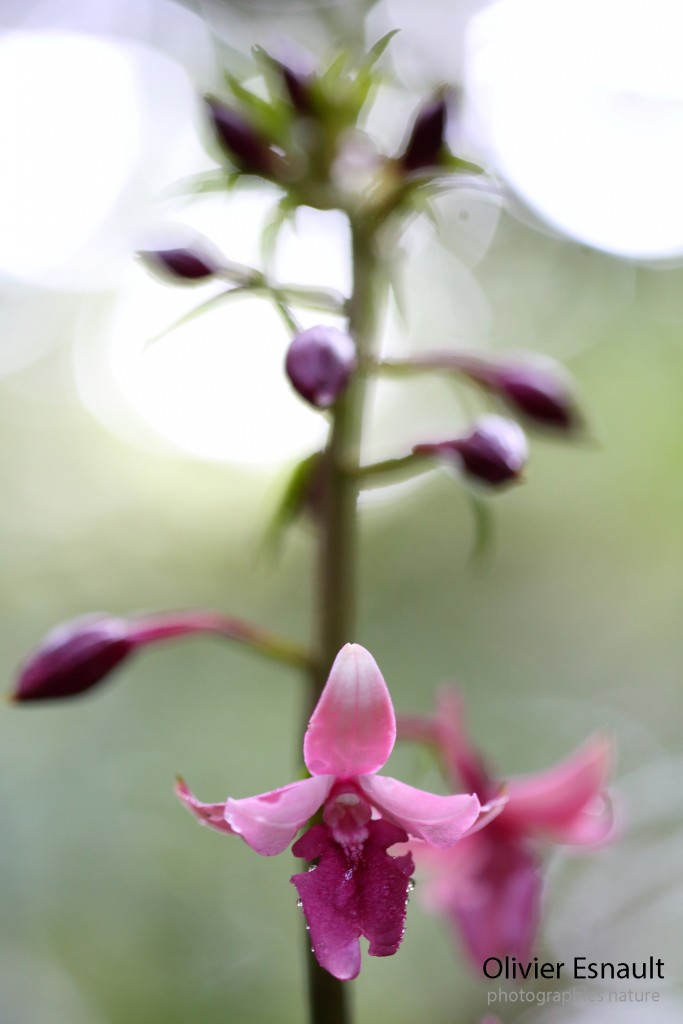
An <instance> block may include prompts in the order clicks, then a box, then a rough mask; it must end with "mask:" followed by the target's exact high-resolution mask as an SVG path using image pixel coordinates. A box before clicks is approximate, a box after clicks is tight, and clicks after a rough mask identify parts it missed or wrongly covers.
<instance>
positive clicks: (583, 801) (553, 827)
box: [502, 736, 613, 845]
mask: <svg viewBox="0 0 683 1024" xmlns="http://www.w3.org/2000/svg"><path fill="white" fill-rule="evenodd" d="M610 764H611V744H610V742H609V740H608V739H606V738H605V737H603V736H596V737H594V738H593V739H591V740H589V741H588V742H587V743H585V744H584V746H583V747H580V748H579V749H578V750H576V751H575V752H574V753H573V754H572V755H571V756H570V757H568V758H567V759H566V760H565V761H562V762H561V763H560V764H558V765H555V766H554V767H553V768H550V769H548V770H547V771H545V772H539V773H537V774H535V775H528V776H524V777H522V778H517V779H511V780H510V782H509V783H508V785H507V790H506V791H507V794H508V805H507V807H506V808H505V811H504V812H503V816H502V820H503V821H504V822H505V825H506V826H507V827H508V828H510V827H512V828H514V829H515V830H517V831H518V832H525V833H527V834H534V833H541V834H542V835H544V836H545V837H546V838H549V839H552V840H554V841H555V842H558V843H571V844H576V845H583V844H593V843H597V842H603V841H604V840H605V839H606V838H607V836H608V835H609V833H610V831H611V830H612V825H613V821H612V812H611V806H610V804H609V801H608V800H607V799H606V796H605V793H604V788H605V784H606V779H607V775H608V773H609V770H610Z"/></svg>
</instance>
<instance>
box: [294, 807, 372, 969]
mask: <svg viewBox="0 0 683 1024" xmlns="http://www.w3.org/2000/svg"><path fill="white" fill-rule="evenodd" d="M292 853H293V854H295V856H297V857H303V858H304V860H317V859H318V858H319V860H318V864H317V866H316V867H315V868H314V869H313V870H311V871H307V872H304V873H303V874H300V875H293V876H292V878H291V879H290V881H291V882H292V883H293V884H294V885H295V886H296V889H297V892H298V893H299V898H300V900H301V903H302V907H303V911H304V914H305V916H306V920H307V922H308V927H309V931H310V936H311V943H312V945H313V953H314V955H315V958H316V960H317V961H318V963H319V964H320V966H321V967H324V968H325V970H326V971H329V972H330V974H332V975H334V977H335V978H339V979H340V980H342V981H349V980H350V979H351V978H355V977H356V976H357V975H358V972H359V971H360V943H359V941H358V940H359V938H360V934H361V924H360V918H359V912H358V886H357V881H356V879H355V877H354V875H353V873H352V872H351V871H350V870H349V863H348V860H347V858H346V855H345V854H344V851H343V850H342V848H341V846H339V844H338V843H335V841H334V840H333V839H332V836H331V834H330V831H329V829H328V828H327V827H326V826H325V825H314V826H313V827H312V828H310V829H309V830H308V831H307V832H305V833H304V834H303V835H302V836H301V838H300V839H299V840H298V841H297V842H296V843H295V844H294V846H293V847H292Z"/></svg>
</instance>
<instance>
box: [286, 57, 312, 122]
mask: <svg viewBox="0 0 683 1024" xmlns="http://www.w3.org/2000/svg"><path fill="white" fill-rule="evenodd" d="M278 67H279V69H280V74H281V75H282V81H283V82H284V86H285V89H286V90H287V95H288V96H289V99H290V102H291V104H292V106H293V107H294V109H295V110H296V111H297V113H299V114H301V115H302V116H304V117H308V116H310V115H311V114H313V113H314V103H313V97H312V93H311V86H312V84H313V81H314V77H313V75H306V74H303V73H302V72H300V71H295V69H294V68H292V67H289V66H288V65H287V64H282V63H279V64H278Z"/></svg>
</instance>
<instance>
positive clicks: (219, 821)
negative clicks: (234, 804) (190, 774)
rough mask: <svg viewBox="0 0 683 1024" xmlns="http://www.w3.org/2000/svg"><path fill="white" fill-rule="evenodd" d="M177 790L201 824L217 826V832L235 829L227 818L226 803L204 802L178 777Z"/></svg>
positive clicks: (231, 831)
mask: <svg viewBox="0 0 683 1024" xmlns="http://www.w3.org/2000/svg"><path fill="white" fill-rule="evenodd" d="M175 792H176V796H177V797H178V799H179V800H180V801H181V803H183V804H184V805H185V807H187V809H188V811H189V812H190V814H194V816H195V818H197V819H198V821H199V823H200V824H201V825H208V826H209V828H215V829H216V831H217V832H228V833H230V834H232V833H233V830H232V829H231V828H230V826H229V825H228V823H227V821H226V820H225V804H224V803H222V804H203V803H201V801H199V800H197V797H196V796H195V795H194V793H193V792H192V791H191V790H190V789H189V788H188V785H187V783H186V782H185V780H184V779H181V778H178V780H177V781H176V786H175Z"/></svg>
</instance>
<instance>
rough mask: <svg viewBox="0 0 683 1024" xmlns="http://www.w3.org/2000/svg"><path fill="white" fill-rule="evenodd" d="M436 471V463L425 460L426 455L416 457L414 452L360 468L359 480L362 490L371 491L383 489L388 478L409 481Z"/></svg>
mask: <svg viewBox="0 0 683 1024" xmlns="http://www.w3.org/2000/svg"><path fill="white" fill-rule="evenodd" d="M432 469H434V463H433V462H431V461H430V460H429V459H425V457H424V455H415V454H413V453H412V452H411V453H409V454H408V455H400V456H398V457H397V458H395V459H382V461H381V462H371V463H368V465H366V466H360V467H359V468H358V479H359V481H360V486H361V489H362V490H364V491H365V490H371V489H372V488H373V487H383V486H384V485H385V484H386V483H387V482H389V483H391V482H392V481H391V480H389V481H387V479H386V478H387V477H397V478H398V479H402V480H405V479H408V478H409V477H412V476H416V475H417V474H418V473H428V472H429V471H430V470H432Z"/></svg>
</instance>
